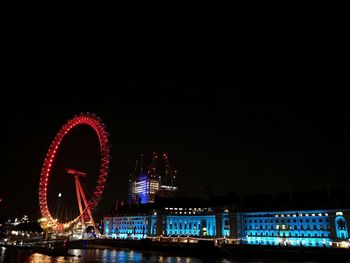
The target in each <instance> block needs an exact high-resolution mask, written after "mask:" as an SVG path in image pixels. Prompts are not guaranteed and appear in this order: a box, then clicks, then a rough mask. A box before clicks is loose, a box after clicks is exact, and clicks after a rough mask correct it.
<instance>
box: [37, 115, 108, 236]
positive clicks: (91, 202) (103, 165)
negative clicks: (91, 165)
mask: <svg viewBox="0 0 350 263" xmlns="http://www.w3.org/2000/svg"><path fill="white" fill-rule="evenodd" d="M82 125H88V126H89V127H91V128H92V129H93V131H94V133H96V135H97V136H98V141H99V151H100V155H99V156H100V162H99V172H98V177H97V180H96V181H94V188H93V190H92V192H91V194H90V195H89V196H87V195H86V194H85V191H84V188H83V186H82V184H81V182H80V181H81V178H85V177H87V174H86V173H84V172H80V171H77V170H75V169H71V168H68V169H65V171H66V173H67V174H70V175H71V176H74V182H75V190H76V197H77V203H78V207H79V211H78V215H77V216H75V217H74V218H73V219H70V220H68V221H65V220H61V221H60V220H58V219H57V218H54V216H53V213H54V211H51V210H50V209H49V205H48V194H49V190H48V185H49V184H50V179H51V175H52V170H53V168H54V165H55V160H56V158H57V155H58V150H59V147H60V145H61V143H62V140H63V139H64V138H65V136H66V135H67V134H68V133H70V132H71V130H72V129H74V128H75V127H77V126H82ZM109 162H110V147H109V140H108V133H107V132H106V127H105V125H104V124H103V123H102V121H101V119H100V118H98V117H97V116H96V115H94V114H92V113H81V114H79V115H77V116H74V117H73V118H72V119H70V120H69V121H68V122H67V123H66V124H65V125H63V127H62V128H61V129H60V131H59V132H58V133H57V134H56V137H55V138H54V140H53V141H52V143H51V145H50V148H49V150H48V152H47V154H46V157H45V160H44V164H43V167H42V170H41V176H40V183H39V205H40V212H41V216H42V218H41V225H42V227H43V228H44V229H47V230H51V231H53V232H64V231H67V230H70V229H72V227H74V226H75V225H76V224H77V223H79V222H80V223H90V224H91V225H94V220H93V217H92V212H93V211H94V209H95V207H96V206H97V204H98V202H99V200H100V198H101V195H102V193H103V190H104V188H105V184H106V180H107V177H108V169H109ZM67 181H69V180H68V178H67ZM59 196H60V195H59Z"/></svg>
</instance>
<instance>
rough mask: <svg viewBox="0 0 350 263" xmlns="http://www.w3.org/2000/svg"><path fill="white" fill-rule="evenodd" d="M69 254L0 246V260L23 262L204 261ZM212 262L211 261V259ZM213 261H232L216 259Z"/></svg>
mask: <svg viewBox="0 0 350 263" xmlns="http://www.w3.org/2000/svg"><path fill="white" fill-rule="evenodd" d="M69 254H70V256H66V257H63V256H61V257H52V256H47V255H43V254H39V253H29V252H28V251H26V250H15V249H9V248H0V262H24V263H52V262H55V263H66V262H70V263H77V262H79V263H81V262H83V263H85V262H86V263H88V262H89V263H90V262H91V263H105V262H107V263H108V262H135V263H137V262H166V263H175V262H176V263H200V262H205V261H203V260H201V259H198V258H194V257H177V256H168V255H164V254H163V255H161V254H154V253H147V252H139V251H132V250H130V251H123V250H115V249H72V250H69ZM211 262H213V261H211ZM214 262H232V261H225V260H217V261H215V260H214Z"/></svg>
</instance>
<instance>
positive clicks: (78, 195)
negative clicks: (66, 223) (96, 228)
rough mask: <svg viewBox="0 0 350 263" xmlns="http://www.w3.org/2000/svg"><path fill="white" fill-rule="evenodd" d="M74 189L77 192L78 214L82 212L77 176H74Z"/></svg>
mask: <svg viewBox="0 0 350 263" xmlns="http://www.w3.org/2000/svg"><path fill="white" fill-rule="evenodd" d="M75 191H76V192H77V199H78V206H79V212H80V214H82V213H83V206H82V204H81V197H80V191H79V179H78V176H75Z"/></svg>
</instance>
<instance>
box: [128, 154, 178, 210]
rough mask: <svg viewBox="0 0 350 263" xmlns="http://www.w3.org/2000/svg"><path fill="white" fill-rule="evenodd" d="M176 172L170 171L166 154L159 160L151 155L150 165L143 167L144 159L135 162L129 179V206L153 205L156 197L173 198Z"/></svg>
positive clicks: (154, 155)
mask: <svg viewBox="0 0 350 263" xmlns="http://www.w3.org/2000/svg"><path fill="white" fill-rule="evenodd" d="M176 174H177V171H176V170H172V169H171V167H170V162H169V158H168V155H167V154H162V155H161V158H159V157H158V155H157V154H156V153H153V156H152V160H151V164H150V165H147V166H144V158H143V155H142V154H141V156H140V159H137V160H136V164H135V167H134V170H133V173H132V174H130V178H129V197H128V202H129V203H130V204H137V203H140V204H148V203H154V201H155V200H156V198H157V197H168V198H171V197H175V196H176V191H177V187H176V185H175V180H176Z"/></svg>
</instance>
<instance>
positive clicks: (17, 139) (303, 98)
mask: <svg viewBox="0 0 350 263" xmlns="http://www.w3.org/2000/svg"><path fill="white" fill-rule="evenodd" d="M2 56H3V59H2V64H3V66H4V68H5V70H4V71H3V81H2V93H3V94H2V96H1V98H2V101H1V104H0V105H1V106H0V107H1V112H2V118H3V120H2V126H3V128H2V132H3V136H2V147H1V151H2V156H3V157H2V161H1V164H2V165H1V167H2V169H1V173H2V183H1V189H0V195H1V196H2V197H3V198H4V200H5V201H4V202H3V204H2V205H1V206H0V208H1V210H0V214H1V216H2V217H4V216H5V215H6V216H19V215H21V214H23V213H26V214H29V215H31V216H37V215H38V212H39V208H38V197H37V196H38V194H37V190H38V182H39V176H40V170H41V165H42V162H43V159H44V157H45V154H46V151H47V149H48V147H49V145H50V143H51V140H52V139H53V137H54V136H55V134H56V133H57V132H58V130H59V129H60V127H61V126H62V125H63V124H64V123H65V122H66V121H67V120H68V119H69V118H71V117H72V116H73V115H74V114H77V113H79V112H84V111H89V112H94V113H96V114H97V115H98V116H100V117H101V118H102V119H103V121H104V122H105V124H106V125H107V127H108V130H109V132H110V134H111V142H112V163H111V165H112V166H111V174H110V177H109V179H108V186H107V188H106V191H105V193H104V199H103V200H102V202H101V205H100V209H99V211H100V212H101V213H103V212H104V211H106V210H107V208H109V207H110V206H111V204H112V202H113V200H115V199H125V198H126V194H127V192H126V189H127V187H126V186H127V178H128V175H129V173H130V172H131V171H132V169H133V166H134V161H135V159H136V158H137V157H138V156H139V154H140V153H144V154H145V155H149V156H151V154H152V152H153V151H157V152H167V153H168V154H169V157H170V161H171V164H172V166H173V167H175V168H176V169H177V170H178V171H179V176H178V186H179V187H180V189H182V190H183V192H184V193H186V194H187V195H193V196H199V195H202V194H203V191H204V188H205V186H206V185H210V186H211V188H212V192H213V194H222V193H225V192H228V191H233V192H236V193H239V194H251V193H267V192H282V191H297V190H309V189H310V190H312V189H323V188H324V187H325V186H326V185H328V186H330V187H348V185H350V180H349V169H348V165H347V164H348V157H349V154H348V149H349V138H348V134H349V129H348V125H347V124H348V121H349V108H348V97H347V93H346V89H347V86H348V85H347V84H346V83H347V81H346V79H347V76H348V73H346V72H345V70H344V69H343V62H342V59H341V57H338V56H337V55H335V54H334V55H333V52H332V51H331V50H317V49H313V50H311V51H310V50H301V51H299V50H293V49H278V50H277V49H275V50H256V49H250V48H245V49H242V48H218V49H214V48H212V49H205V48H203V49H194V48H189V49H183V48H175V49H170V48H169V49H168V48H165V49H151V48H121V47H117V46H108V47H107V46H102V47H92V46H84V45H74V44H73V45H70V44H65V45H58V44H47V43H43V44H42V45H35V46H29V45H26V46H22V45H21V44H17V45H14V46H9V47H7V49H3V50H2ZM348 188H349V187H348Z"/></svg>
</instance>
